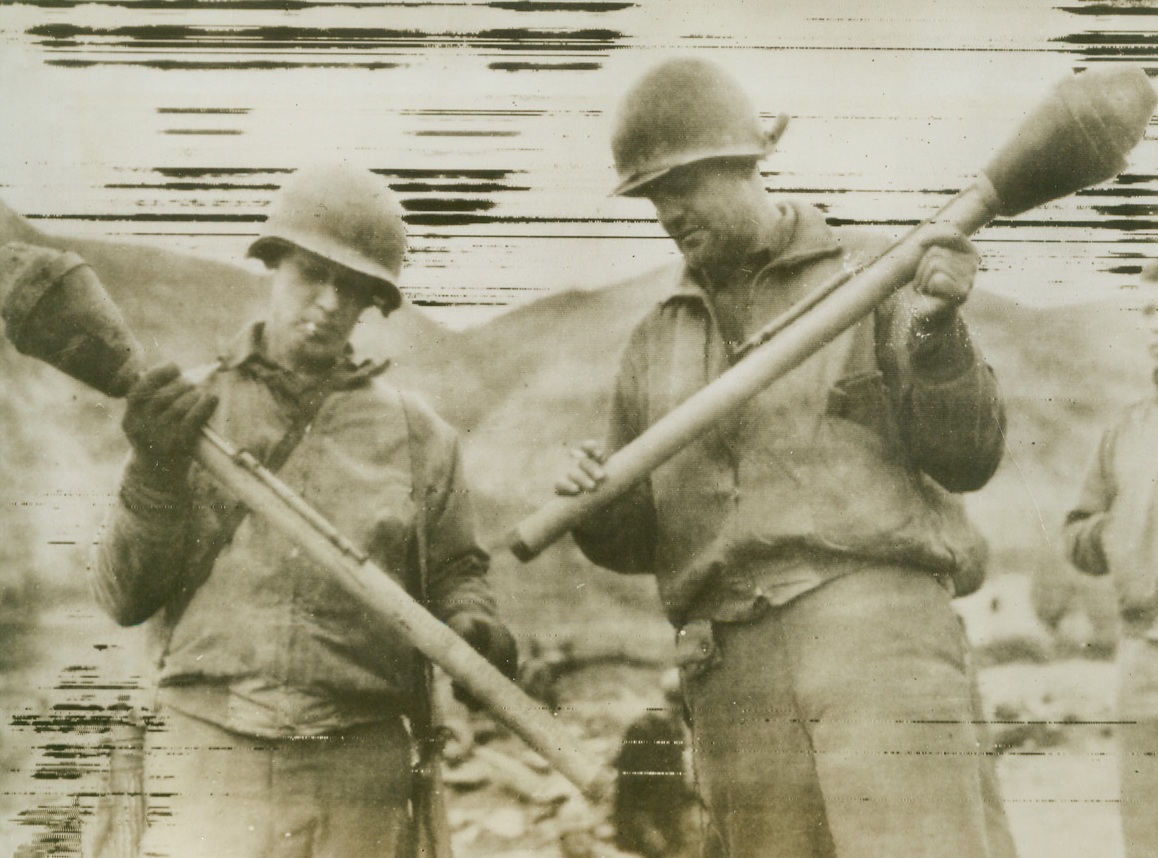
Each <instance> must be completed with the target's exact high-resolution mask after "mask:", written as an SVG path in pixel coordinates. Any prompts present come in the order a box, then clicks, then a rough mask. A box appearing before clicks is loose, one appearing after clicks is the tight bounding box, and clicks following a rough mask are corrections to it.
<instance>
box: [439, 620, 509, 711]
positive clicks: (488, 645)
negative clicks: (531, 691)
mask: <svg viewBox="0 0 1158 858" xmlns="http://www.w3.org/2000/svg"><path fill="white" fill-rule="evenodd" d="M446 624H447V625H448V626H450V628H451V631H453V632H454V633H455V634H457V635H458V636H459V637H460V638H462V639H463V640H464V641H466V642H467V643H468V644H470V645H471V646H472V647H473V648H474V650H475V652H477V653H478V654H479V655H481V656H482V657H483V658H485V659H486V660H487V661H489V662H490V663H491V664H493V665H494V666H495V667H497V668H498V669H499V670H500V671H501V672H502V674H503V676H505V677H506V678H507V679H514V678H515V675H516V674H517V673H518V670H519V650H518V647H517V646H516V645H515V638H514V636H513V635H512V634H511V633H510V631H508V629H507V627H506V626H504V625H503V624H502V623H500V622H499V621H498V620H494V619H491V618H490V617H487V616H484V615H483V614H471V613H463V614H455V615H454V616H452V617H451V618H450V619H449V620H447V623H446ZM454 697H455V699H456V700H458V701H459V702H461V703H464V704H466V706H467V707H469V708H470V709H479V708H481V705H480V704H479V702H478V701H477V700H475V699H474V697H473V696H472V695H471V694H470V692H468V691H467V690H466V689H464V688H461V687H460V686H459V685H458V684H457V683H456V684H455V686H454Z"/></svg>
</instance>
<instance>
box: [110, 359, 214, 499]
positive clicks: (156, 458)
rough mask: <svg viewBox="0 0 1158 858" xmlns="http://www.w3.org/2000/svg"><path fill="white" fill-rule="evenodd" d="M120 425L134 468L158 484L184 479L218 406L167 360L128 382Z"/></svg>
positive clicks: (169, 483) (161, 485)
mask: <svg viewBox="0 0 1158 858" xmlns="http://www.w3.org/2000/svg"><path fill="white" fill-rule="evenodd" d="M127 399H128V404H127V406H126V408H125V416H124V419H123V420H122V421H121V428H122V429H123V430H124V432H125V437H127V438H128V439H129V443H130V444H132V446H133V455H134V463H133V466H134V468H135V470H136V471H137V472H138V473H139V475H140V476H141V478H142V479H145V480H146V481H148V482H149V483H150V484H152V485H154V486H158V487H166V486H171V485H172V484H173V483H174V482H176V481H178V480H181V479H184V477H185V475H186V474H187V473H188V471H189V465H190V464H191V463H192V461H193V450H194V447H195V446H196V443H197V436H198V433H199V432H200V431H201V427H203V426H204V425H205V422H206V421H207V420H208V419H209V418H210V417H211V416H212V414H213V411H214V410H215V409H216V408H217V397H216V396H214V395H213V394H210V393H207V392H206V391H204V390H202V389H200V388H198V387H197V386H196V385H194V384H192V383H191V382H189V381H188V380H186V379H185V378H184V377H183V376H182V375H181V370H179V369H178V368H177V367H176V365H174V364H172V363H167V364H164V365H162V366H159V367H154V368H153V369H151V370H149V371H148V372H146V373H145V374H144V375H142V376H141V377H140V378H139V379H138V380H137V381H136V383H134V384H133V386H132V387H131V388H129V392H128V397H127Z"/></svg>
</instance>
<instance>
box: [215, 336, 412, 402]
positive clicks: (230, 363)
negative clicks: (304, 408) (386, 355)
mask: <svg viewBox="0 0 1158 858" xmlns="http://www.w3.org/2000/svg"><path fill="white" fill-rule="evenodd" d="M218 360H219V361H220V363H221V366H222V367H223V368H225V369H240V370H242V371H244V372H248V373H249V374H250V375H253V376H255V377H258V378H265V379H270V378H271V377H277V378H279V379H280V380H281V381H282V382H291V383H292V386H293V387H295V388H299V389H301V390H305V389H307V388H312V387H319V386H322V385H325V386H327V387H331V388H334V389H347V388H351V387H357V386H359V385H361V384H364V383H365V382H367V381H369V380H370V379H371V378H374V377H375V376H378V375H381V374H382V373H383V372H385V371H386V369H387V368H388V367H389V366H390V361H389V360H383V361H372V360H369V359H364V360H361V361H355V360H354V349H353V348H352V347H351V346H350V345H349V343H347V344H346V349H345V351H344V353H343V354H342V357H341V359H340V360H339V361H338V363H337V364H335V365H334V367H333V368H332V369H331V370H330V371H329V372H328V373H326V374H325V375H324V376H321V377H320V378H318V379H307V378H306V377H304V376H301V375H299V374H298V373H296V372H294V371H293V370H290V369H287V368H286V367H283V366H281V365H280V364H278V363H276V362H274V361H273V360H271V359H270V357H269V351H268V345H267V343H266V339H265V322H261V321H258V322H252V323H250V324H249V325H247V326H246V327H245V328H243V329H242V330H241V331H240V333H238V334H237V336H236V337H234V338H233V341H232V342H231V343H230V344H229V345H228V346H227V347H226V349H225V352H224V354H222V356H221V357H220V358H219V359H218Z"/></svg>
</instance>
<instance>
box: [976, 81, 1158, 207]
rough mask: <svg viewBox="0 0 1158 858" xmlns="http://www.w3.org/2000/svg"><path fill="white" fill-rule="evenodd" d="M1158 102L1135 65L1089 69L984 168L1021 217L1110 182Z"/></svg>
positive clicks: (1053, 95) (1004, 203)
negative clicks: (1048, 203) (1025, 212)
mask: <svg viewBox="0 0 1158 858" xmlns="http://www.w3.org/2000/svg"><path fill="white" fill-rule="evenodd" d="M1156 103H1158V93H1155V91H1154V87H1153V85H1152V84H1151V83H1150V79H1149V78H1148V77H1147V76H1146V73H1145V72H1144V71H1142V70H1141V69H1140V68H1138V67H1137V66H1129V67H1118V68H1107V69H1096V70H1090V71H1086V72H1084V73H1082V74H1079V75H1075V76H1073V77H1070V78H1067V79H1066V80H1064V81H1062V82H1061V83H1060V84H1058V86H1056V87H1055V88H1054V89H1053V91H1052V92H1050V94H1049V95H1048V96H1047V97H1046V99H1045V100H1044V101H1042V103H1041V104H1039V105H1038V106H1037V108H1036V109H1035V110H1034V111H1033V112H1032V113H1030V115H1029V116H1028V117H1026V119H1025V121H1024V122H1022V124H1021V126H1020V127H1019V128H1018V129H1017V132H1016V134H1014V136H1013V138H1012V139H1011V140H1010V141H1009V142H1008V143H1007V144H1006V145H1005V147H1004V148H1003V149H1001V151H1000V152H998V153H997V156H996V157H995V158H994V159H993V161H992V162H990V164H989V166H988V167H986V168H985V170H984V172H985V175H986V176H987V177H988V178H989V181H990V182H992V183H993V187H994V188H995V189H996V191H997V195H998V196H999V197H1000V198H1001V207H1000V209H999V211H998V214H1002V215H1015V214H1019V213H1021V212H1023V211H1027V210H1028V209H1031V208H1033V207H1034V206H1039V205H1041V204H1042V203H1045V202H1048V201H1050V200H1055V199H1058V198H1060V197H1064V196H1066V195H1068V194H1072V193H1073V192H1074V191H1078V190H1081V189H1082V188H1088V187H1089V186H1091V185H1096V184H1098V183H1099V182H1104V181H1106V180H1107V179H1111V178H1113V177H1114V176H1116V175H1118V173H1120V172H1122V170H1124V169H1125V167H1126V155H1127V154H1129V152H1130V150H1131V149H1133V148H1134V147H1135V146H1136V145H1137V144H1138V141H1140V140H1141V139H1142V135H1143V134H1144V133H1145V131H1146V126H1147V124H1149V122H1150V117H1151V115H1153V113H1154V107H1155V104H1156Z"/></svg>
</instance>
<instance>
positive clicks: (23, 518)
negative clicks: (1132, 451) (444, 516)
mask: <svg viewBox="0 0 1158 858" xmlns="http://www.w3.org/2000/svg"><path fill="white" fill-rule="evenodd" d="M0 227H2V229H3V232H2V233H0V239H3V240H13V239H20V240H30V241H37V242H41V243H45V244H51V245H56V246H61V247H63V246H66V245H67V247H69V248H70V249H73V250H75V251H77V252H78V253H80V254H81V255H82V256H84V257H85V258H86V259H87V260H88V261H89V262H90V263H91V264H92V265H93V267H94V269H95V270H96V271H97V273H98V274H99V276H100V277H101V279H102V280H103V282H104V283H105V284H106V287H107V288H108V290H109V292H110V293H111V294H112V296H113V298H114V299H115V300H116V301H117V303H118V304H119V305H120V306H121V307H122V309H123V310H124V312H125V315H126V317H127V319H128V321H129V322H130V324H131V325H132V326H133V328H134V329H135V330H136V331H137V332H138V335H139V337H140V338H141V340H142V342H144V343H145V344H146V346H147V348H148V349H149V350H150V352H151V353H152V355H153V356H154V357H155V358H156V359H158V360H159V359H161V358H162V357H166V356H167V357H171V358H173V359H175V360H177V361H178V362H180V363H182V364H184V365H193V364H196V363H200V362H204V361H206V360H209V359H211V358H212V357H213V355H214V354H215V349H216V347H217V345H218V344H220V343H223V342H224V341H226V340H227V339H228V338H229V337H230V336H231V335H232V333H233V332H234V330H235V329H236V328H237V327H238V325H239V324H240V322H241V320H243V319H245V318H248V317H249V316H251V315H252V314H254V313H255V312H257V311H258V310H259V309H260V301H261V300H262V298H263V296H264V288H263V285H262V282H261V279H260V275H259V274H258V273H257V272H256V269H254V268H251V267H240V266H238V267H235V266H230V265H224V264H220V263H216V262H212V261H208V260H204V259H198V258H193V257H188V256H181V255H178V254H170V253H165V252H163V251H159V250H155V249H150V248H144V247H140V246H136V245H115V244H109V243H103V242H86V241H64V240H60V239H56V238H51V237H48V236H45V235H43V234H41V233H39V232H38V231H36V230H35V229H33V228H32V227H30V226H29V225H28V224H27V223H26V222H24V221H23V220H22V219H21V218H19V217H18V216H16V215H14V214H13V213H12V212H10V211H8V210H3V211H2V212H0ZM670 276H671V272H670V271H668V270H663V271H659V272H656V273H654V274H652V275H648V276H644V277H640V278H636V279H634V280H631V281H628V282H624V283H620V284H616V285H612V286H608V287H605V288H600V289H595V290H590V291H572V292H564V293H559V294H555V295H552V296H550V297H547V298H544V299H541V300H538V301H534V302H532V303H530V304H528V305H525V306H523V307H520V308H518V309H515V310H513V311H511V312H508V313H506V314H504V315H502V316H499V317H497V318H495V319H494V320H492V321H490V322H489V323H486V324H484V325H481V326H479V327H475V328H469V329H466V330H463V331H453V330H450V329H447V328H445V327H442V326H440V325H438V324H436V323H434V322H432V321H431V320H430V319H429V318H428V317H427V316H425V315H423V314H422V313H421V311H418V310H415V309H414V308H411V307H407V308H405V309H404V310H401V311H399V312H398V313H396V314H394V315H393V316H391V318H390V319H389V320H385V321H383V320H380V319H368V320H367V321H366V322H365V323H364V324H363V325H362V326H361V327H360V330H359V332H358V334H357V337H358V340H359V343H360V345H361V347H362V348H363V349H364V350H365V351H367V352H371V353H374V354H377V355H385V356H389V357H391V358H392V361H393V364H394V368H393V370H392V376H393V378H394V380H395V382H396V383H398V384H399V385H401V386H404V387H409V388H412V389H416V390H419V391H421V392H422V393H423V394H424V395H425V396H426V397H427V398H428V399H429V401H430V402H431V404H432V405H433V406H434V407H435V408H436V409H437V410H438V411H439V412H440V413H442V414H443V415H444V416H445V417H446V418H447V419H448V420H450V421H451V422H452V423H454V424H455V425H456V426H457V427H458V428H459V429H460V430H461V431H462V433H463V436H464V438H465V448H466V454H467V460H468V461H467V465H468V468H469V469H470V472H471V475H472V478H473V481H474V483H475V485H476V487H477V493H478V495H479V499H480V504H479V505H480V513H481V515H482V518H483V522H484V528H485V533H486V534H488V536H489V539H490V542H491V544H498V543H499V541H500V540H501V538H502V535H503V532H504V531H505V529H506V528H508V527H510V526H511V525H512V524H513V523H514V522H516V521H517V520H518V518H519V517H521V516H522V515H525V514H526V513H528V512H530V511H531V510H533V509H534V508H535V506H536V505H537V504H539V503H542V502H543V501H544V500H546V499H547V498H549V496H550V491H551V484H552V482H553V480H554V478H555V476H556V474H557V473H558V472H559V471H560V469H561V468H562V467H564V465H565V463H566V450H567V448H568V446H569V445H571V444H573V443H575V442H577V441H579V440H581V439H583V438H586V437H591V436H599V435H600V434H601V433H602V431H603V424H604V421H605V419H606V418H605V411H606V403H607V395H608V392H609V389H610V386H611V381H612V379H613V377H614V373H615V368H616V365H617V361H618V356H619V352H620V350H621V348H622V344H623V342H624V340H625V338H626V336H627V334H628V332H629V331H630V329H631V327H632V326H633V325H634V323H635V321H636V320H637V319H638V318H639V317H640V316H641V315H642V314H643V313H644V312H645V311H646V309H647V307H648V306H649V305H650V304H651V303H652V302H653V301H654V300H655V299H656V297H657V296H658V295H659V294H660V293H661V291H662V289H663V288H664V283H665V278H666V277H670ZM1075 276H1080V275H1079V274H1078V273H1075ZM968 314H969V316H970V319H971V322H972V324H973V327H974V329H975V331H976V336H977V339H978V340H979V341H980V343H981V345H982V347H983V349H984V351H985V354H986V355H987V357H988V359H989V361H990V362H991V363H992V364H993V366H994V367H995V368H996V370H997V372H998V375H999V377H1000V379H1001V381H1002V385H1003V388H1004V391H1005V394H1006V397H1007V400H1008V405H1009V414H1010V426H1009V442H1008V452H1007V455H1006V457H1005V460H1004V462H1003V464H1002V467H1001V469H1000V471H999V473H998V475H997V476H996V478H995V479H994V480H993V481H992V482H991V484H990V485H989V486H987V487H986V488H985V489H984V490H982V491H981V492H979V493H977V494H976V495H973V496H971V497H970V500H969V502H970V504H971V506H972V508H973V511H974V514H975V515H976V517H977V519H978V521H979V522H980V523H981V524H982V526H983V527H984V529H985V531H986V533H987V535H988V537H989V538H990V540H991V543H992V545H993V549H994V562H993V574H1001V573H1004V572H1022V573H1034V574H1039V575H1049V574H1055V575H1057V576H1059V577H1063V578H1064V577H1067V576H1068V573H1067V572H1066V570H1065V569H1064V563H1063V562H1062V561H1061V559H1060V554H1059V546H1058V537H1057V528H1058V524H1059V522H1060V520H1061V517H1062V515H1064V511H1065V509H1066V507H1067V505H1068V504H1069V503H1070V502H1071V501H1072V499H1073V497H1074V495H1075V492H1076V490H1077V485H1078V482H1079V480H1080V477H1081V474H1082V472H1083V470H1084V468H1085V466H1086V463H1087V461H1088V458H1089V456H1090V454H1091V452H1092V450H1093V448H1094V445H1095V444H1096V441H1097V437H1098V435H1099V433H1100V431H1101V429H1102V427H1103V426H1104V424H1105V423H1106V421H1107V420H1108V419H1109V418H1110V416H1111V415H1112V414H1113V413H1114V412H1115V411H1116V410H1117V409H1118V408H1120V407H1121V406H1122V405H1123V404H1125V403H1126V402H1128V401H1129V400H1131V399H1133V398H1136V397H1137V396H1139V395H1141V394H1142V393H1143V392H1144V391H1145V390H1146V388H1147V384H1148V378H1147V376H1148V368H1147V366H1148V362H1147V359H1146V357H1145V351H1144V349H1143V346H1142V339H1141V333H1140V330H1139V329H1138V327H1137V326H1136V325H1135V324H1134V321H1133V317H1132V315H1131V314H1130V313H1128V312H1126V311H1125V310H1123V309H1122V308H1121V306H1120V305H1118V304H1113V303H1110V302H1103V303H1099V304H1086V305H1080V306H1068V307H1060V308H1045V309H1042V308H1034V307H1028V306H1023V305H1020V304H1018V303H1015V302H1012V301H1010V300H1007V299H1003V298H1000V297H997V296H995V295H993V294H990V293H987V292H985V291H983V290H978V292H977V294H976V295H975V296H974V298H973V300H971V301H970V303H969V305H968ZM0 360H2V361H3V365H4V372H5V377H6V379H7V383H6V384H5V386H4V389H3V391H2V392H0V420H2V421H3V422H2V425H0V431H2V432H3V433H4V435H5V437H6V438H8V439H10V440H9V443H8V444H6V445H4V447H3V452H2V453H0V457H2V459H0V468H2V473H3V477H4V482H5V484H6V485H7V486H9V488H8V489H6V490H5V493H6V494H9V495H10V496H11V501H12V502H10V503H6V504H5V505H4V507H3V512H2V514H3V515H4V516H6V517H8V518H15V519H16V521H12V522H7V521H6V522H4V525H5V527H6V532H8V533H18V534H25V535H26V536H28V537H29V538H28V544H27V545H25V546H24V547H23V548H20V547H19V546H13V545H10V546H8V548H7V549H6V550H8V551H9V552H13V551H24V552H26V553H27V556H28V557H29V558H32V562H30V563H29V564H27V565H26V566H25V568H27V569H29V574H30V575H31V576H32V580H33V581H35V582H38V584H40V585H44V586H48V585H51V586H52V587H66V588H67V587H70V586H76V585H77V579H78V576H77V574H76V572H77V570H78V569H79V568H80V567H81V566H82V565H83V560H82V559H81V558H80V557H79V554H80V552H81V551H82V549H83V545H82V544H81V543H83V542H86V541H87V538H88V537H86V536H85V534H86V533H88V534H91V530H92V528H95V526H96V521H97V519H98V512H99V509H100V507H101V505H102V503H101V501H102V500H103V498H104V496H105V495H107V492H108V490H109V488H110V486H111V483H112V481H113V480H114V478H115V468H116V465H117V463H118V461H119V459H120V457H121V456H122V455H123V453H124V446H123V442H122V440H121V438H120V435H119V433H118V431H117V420H118V419H119V407H118V406H117V405H116V404H115V403H109V402H105V401H102V400H101V398H100V397H99V396H97V395H95V394H92V393H90V392H88V391H87V390H84V389H82V388H81V386H80V385H79V384H77V383H75V382H72V381H71V380H69V379H66V378H64V377H63V376H61V375H60V374H59V373H56V372H55V371H53V370H49V369H47V368H45V367H42V366H40V365H38V364H37V362H35V361H32V360H30V359H27V358H24V357H22V356H19V355H17V354H16V353H15V351H14V350H13V349H12V348H11V346H9V345H5V346H4V347H3V349H0ZM70 499H71V503H70ZM70 542H71V543H75V544H73V545H71V546H66V547H67V548H68V549H71V550H65V551H61V550H53V549H52V548H47V547H46V546H56V548H57V549H59V548H60V547H61V546H60V544H61V543H70ZM559 567H562V568H563V569H565V570H566V574H564V575H559V574H555V572H557V570H558V568H559ZM496 572H497V581H498V584H499V589H500V592H501V594H502V597H503V598H504V601H506V602H507V603H508V604H507V607H508V608H509V609H510V610H509V612H510V613H511V615H512V617H514V619H515V622H516V624H522V625H523V626H524V627H525V631H527V632H528V633H530V632H536V631H541V630H543V629H546V628H557V623H558V622H560V621H562V622H565V623H566V624H567V625H569V626H574V627H575V629H574V630H573V631H574V633H576V634H580V635H594V636H596V637H597V638H601V639H604V640H605V639H606V637H605V635H607V634H611V635H612V636H613V637H614V636H615V634H616V632H615V627H616V625H617V623H618V621H619V620H620V619H621V618H622V617H621V613H620V612H622V611H624V610H627V611H628V612H629V613H638V614H639V615H640V617H642V618H647V621H649V622H650V621H653V620H655V614H654V612H653V611H652V605H651V604H650V599H651V598H652V594H651V589H650V583H648V582H637V581H631V580H625V579H621V578H618V577H616V576H611V575H607V574H605V573H603V572H600V571H598V570H594V569H592V568H591V567H589V565H588V564H586V563H584V562H583V561H582V560H581V559H580V558H579V557H578V555H577V552H575V551H574V549H573V548H572V547H571V546H570V545H569V543H566V542H565V543H564V544H562V545H561V546H559V547H556V548H554V549H552V550H551V551H548V552H546V554H545V555H544V557H542V558H540V559H539V560H538V561H536V562H535V563H533V564H531V565H530V566H529V567H527V568H520V567H519V566H518V565H517V564H515V563H514V562H513V561H512V560H511V559H510V558H509V557H507V556H506V555H505V554H503V553H502V552H496ZM10 586H11V585H10ZM20 586H25V585H24V584H21V585H20ZM574 588H580V589H581V590H582V591H583V593H584V598H583V599H581V600H580V601H579V602H578V603H576V601H575V595H576V592H575V590H574ZM625 597H627V605H626V607H625V605H624V599H625ZM596 620H603V621H606V623H607V624H608V625H609V628H603V627H602V625H603V624H602V623H601V622H597V621H596ZM628 627H629V628H630V629H631V635H630V637H631V638H632V639H633V640H636V641H637V642H638V626H632V625H630V624H629V626H628ZM620 628H622V627H620Z"/></svg>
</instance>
